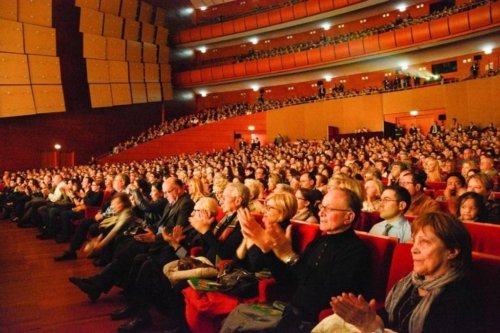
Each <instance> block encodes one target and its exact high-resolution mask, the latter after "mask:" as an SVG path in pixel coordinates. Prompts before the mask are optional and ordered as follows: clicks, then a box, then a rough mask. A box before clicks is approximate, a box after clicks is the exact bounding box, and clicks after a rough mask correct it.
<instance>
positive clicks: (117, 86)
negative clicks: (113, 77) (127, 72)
mask: <svg viewBox="0 0 500 333" xmlns="http://www.w3.org/2000/svg"><path fill="white" fill-rule="evenodd" d="M111 98H112V99H113V105H129V104H132V94H131V92H130V84H128V83H112V84H111Z"/></svg>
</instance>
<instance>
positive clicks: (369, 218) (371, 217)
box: [354, 212, 383, 232]
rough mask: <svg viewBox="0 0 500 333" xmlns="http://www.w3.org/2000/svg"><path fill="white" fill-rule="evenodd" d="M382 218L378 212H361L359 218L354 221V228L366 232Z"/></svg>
mask: <svg viewBox="0 0 500 333" xmlns="http://www.w3.org/2000/svg"><path fill="white" fill-rule="evenodd" d="M382 220H383V219H382V218H381V217H380V213H379V212H361V214H359V218H358V219H357V220H356V222H354V229H355V230H359V231H366V232H368V231H370V229H371V228H372V227H373V225H375V224H376V223H378V222H380V221H382Z"/></svg>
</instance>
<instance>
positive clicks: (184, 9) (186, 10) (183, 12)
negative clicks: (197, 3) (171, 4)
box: [179, 7, 194, 16]
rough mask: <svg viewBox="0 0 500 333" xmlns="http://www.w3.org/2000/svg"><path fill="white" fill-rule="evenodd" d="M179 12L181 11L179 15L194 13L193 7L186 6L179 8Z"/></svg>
mask: <svg viewBox="0 0 500 333" xmlns="http://www.w3.org/2000/svg"><path fill="white" fill-rule="evenodd" d="M179 12H180V13H181V16H189V15H191V14H193V13H194V9H193V8H191V7H187V8H182V9H180V10H179Z"/></svg>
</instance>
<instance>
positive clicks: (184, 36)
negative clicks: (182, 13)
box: [179, 29, 194, 43]
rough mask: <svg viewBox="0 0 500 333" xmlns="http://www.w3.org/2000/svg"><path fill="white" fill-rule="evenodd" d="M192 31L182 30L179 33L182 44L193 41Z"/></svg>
mask: <svg viewBox="0 0 500 333" xmlns="http://www.w3.org/2000/svg"><path fill="white" fill-rule="evenodd" d="M191 30H194V29H189V30H182V31H181V32H180V33H179V40H180V41H181V43H189V42H190V41H191V35H190V32H191Z"/></svg>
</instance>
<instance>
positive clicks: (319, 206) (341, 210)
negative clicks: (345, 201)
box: [318, 204, 351, 213]
mask: <svg viewBox="0 0 500 333" xmlns="http://www.w3.org/2000/svg"><path fill="white" fill-rule="evenodd" d="M318 208H319V210H326V211H327V212H328V213H330V212H334V211H339V212H350V211H351V210H350V209H341V208H333V207H328V206H325V205H322V204H320V205H318Z"/></svg>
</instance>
